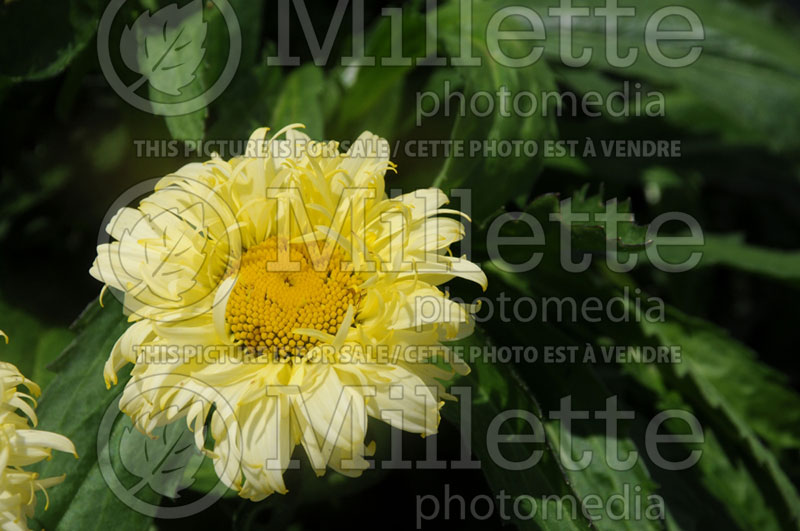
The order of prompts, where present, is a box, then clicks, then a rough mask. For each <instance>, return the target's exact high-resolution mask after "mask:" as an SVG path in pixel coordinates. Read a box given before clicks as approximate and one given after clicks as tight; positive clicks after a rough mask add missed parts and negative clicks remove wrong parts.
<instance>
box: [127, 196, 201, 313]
mask: <svg viewBox="0 0 800 531" xmlns="http://www.w3.org/2000/svg"><path fill="white" fill-rule="evenodd" d="M187 199H188V200H191V199H193V198H192V197H191V196H190V197H188V198H187ZM206 208H207V205H206V204H205V203H204V202H202V201H200V200H196V201H195V202H193V203H191V204H189V205H188V206H186V207H185V208H183V209H178V208H171V209H166V210H163V211H162V212H160V213H158V214H156V215H155V216H150V215H144V216H142V218H141V219H139V221H138V222H137V223H136V224H135V225H133V226H132V227H128V228H126V229H125V230H124V231H123V233H122V235H121V236H120V239H119V242H120V247H119V249H120V251H119V252H120V253H121V254H120V256H119V259H118V260H115V262H114V263H118V264H119V267H120V268H121V271H120V272H121V273H124V275H125V277H126V278H131V279H136V280H137V281H138V283H137V284H136V285H133V286H130V289H129V293H130V294H131V295H133V296H134V297H135V298H136V299H137V300H139V301H140V302H142V303H145V304H148V305H156V306H160V305H166V306H174V304H175V303H183V304H185V305H187V306H188V305H190V304H193V303H195V302H197V301H198V300H200V299H202V298H203V297H205V296H206V295H207V294H208V293H200V292H198V293H194V294H193V295H194V297H192V298H191V299H186V298H185V296H186V295H187V293H188V292H190V290H192V289H193V288H194V287H195V286H196V285H197V280H196V278H197V275H198V274H199V273H200V269H201V268H202V267H203V266H204V265H205V262H206V259H207V257H206V255H205V251H206V247H207V246H208V240H202V239H200V238H198V237H197V236H198V233H204V232H205V231H207V230H208V227H207V226H206V220H207V218H206ZM182 219H183V220H187V219H190V220H192V221H193V222H194V224H193V225H191V226H190V225H189V224H188V223H186V222H184V223H180V222H178V221H177V220H182ZM198 241H202V244H201V245H198V243H197V242H198ZM140 244H141V245H140ZM136 247H141V248H143V251H144V256H143V257H144V262H143V263H142V262H135V263H136V267H135V268H130V267H126V261H125V260H124V257H123V256H122V254H123V253H124V252H126V251H125V250H126V249H130V248H136ZM187 253H188V254H194V255H196V256H199V257H200V259H199V260H198V259H196V258H195V259H192V260H189V261H188V262H187V261H186V260H184V259H183V258H184V257H185V255H186V254H187ZM156 286H161V289H155V287H156Z"/></svg>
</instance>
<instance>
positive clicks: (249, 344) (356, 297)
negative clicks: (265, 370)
mask: <svg viewBox="0 0 800 531" xmlns="http://www.w3.org/2000/svg"><path fill="white" fill-rule="evenodd" d="M310 245H316V244H313V243H312V244H310ZM316 247H317V249H318V252H317V253H315V255H316V256H315V259H312V257H311V256H310V254H309V252H308V251H309V250H308V247H307V246H306V244H304V243H301V244H289V243H286V242H285V240H283V241H280V242H279V241H278V239H277V238H275V237H272V238H269V239H268V240H267V241H265V242H264V243H261V244H258V245H256V246H254V247H251V248H250V249H248V250H247V251H246V252H245V253H244V255H243V256H242V260H241V266H240V268H239V272H238V277H237V279H236V284H235V286H234V288H233V291H232V292H231V295H230V298H229V299H228V306H227V308H226V314H225V317H226V322H227V323H228V325H229V326H230V329H231V332H232V333H233V335H234V337H235V338H236V340H237V342H239V343H240V344H241V345H242V346H243V347H244V349H245V352H247V353H248V354H255V355H264V354H272V355H277V356H280V357H288V356H302V355H303V354H304V353H305V352H306V351H307V350H308V349H310V348H313V347H314V346H315V345H317V344H318V343H319V340H318V339H316V338H313V337H309V336H307V335H303V334H296V333H295V332H294V331H295V330H297V329H301V328H304V329H312V330H319V331H320V332H325V333H328V334H336V332H337V331H338V330H339V327H340V326H341V325H342V321H343V320H344V316H345V314H346V313H347V309H348V307H349V306H353V307H354V308H356V309H357V308H358V304H359V302H360V300H361V290H360V289H359V284H360V282H361V279H360V278H359V276H358V275H357V274H355V273H354V272H352V270H350V269H348V267H347V265H348V263H347V262H346V257H345V256H344V253H343V252H342V251H341V249H339V248H338V247H337V248H336V249H334V250H333V251H331V252H328V253H325V252H324V248H323V247H322V246H316Z"/></svg>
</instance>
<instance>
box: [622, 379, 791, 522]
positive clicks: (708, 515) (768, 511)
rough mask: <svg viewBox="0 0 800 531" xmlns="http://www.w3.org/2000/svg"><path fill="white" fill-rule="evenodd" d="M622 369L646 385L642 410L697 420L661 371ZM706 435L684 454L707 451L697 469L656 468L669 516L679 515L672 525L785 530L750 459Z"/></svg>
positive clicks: (675, 428) (670, 426)
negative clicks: (688, 415) (678, 413)
mask: <svg viewBox="0 0 800 531" xmlns="http://www.w3.org/2000/svg"><path fill="white" fill-rule="evenodd" d="M621 369H622V371H623V373H624V374H626V375H629V376H631V377H632V379H633V380H635V383H638V384H640V385H641V387H642V388H641V390H639V391H638V392H636V393H635V394H638V395H640V396H641V397H643V400H642V401H643V402H645V404H642V406H644V407H649V408H653V412H652V413H653V414H655V410H660V411H666V410H670V409H679V410H682V411H687V412H689V413H692V414H694V415H695V416H697V412H696V411H695V410H694V409H693V408H692V406H691V405H690V404H689V403H688V402H686V400H685V399H684V398H683V396H681V394H680V393H679V392H678V391H677V390H675V389H672V388H671V386H670V385H669V383H668V382H667V381H666V380H665V379H664V377H663V375H662V373H661V371H659V369H658V367H657V366H655V365H653V364H644V363H629V364H625V365H624V366H622V367H621ZM635 383H634V382H632V381H628V380H625V381H623V382H621V385H622V386H624V387H625V389H626V390H630V389H635V388H636V386H635ZM634 399H635V397H634ZM677 424H681V422H678V423H677ZM662 426H663V427H664V428H665V430H666V431H669V432H671V433H673V434H681V433H683V432H684V431H683V430H684V429H685V428H684V429H682V427H681V426H679V425H675V424H674V423H673V422H672V421H671V420H670V421H667V422H665V423H664V424H663V425H662ZM703 435H704V440H703V443H702V444H700V445H695V446H694V447H692V448H684V449H682V450H679V452H681V457H682V456H683V455H687V454H688V451H689V450H696V449H699V450H701V451H702V452H703V454H702V457H701V458H700V460H699V461H698V462H697V464H696V465H695V466H694V467H692V468H690V469H688V470H683V471H663V472H662V471H660V470H659V469H658V468H657V467H655V468H653V471H654V473H655V474H656V480H657V481H659V482H660V483H661V484H662V486H663V489H662V490H661V492H662V493H663V494H664V496H665V499H666V501H667V506H668V507H669V508H670V513H671V514H672V515H674V521H673V522H671V523H672V524H674V525H675V526H677V527H679V528H681V529H691V528H693V527H694V528H701V527H720V526H722V527H726V528H732V527H737V526H738V527H741V528H744V529H780V525H779V521H778V518H777V517H776V515H775V512H774V511H773V509H772V507H771V504H770V503H769V498H768V497H767V496H766V495H765V494H764V493H763V492H762V491H761V490H760V489H759V487H758V481H757V479H758V478H757V477H756V475H755V474H754V473H753V471H752V470H751V469H750V468H749V467H748V464H747V462H746V459H747V456H746V455H743V454H742V453H741V452H739V451H737V450H736V449H734V448H732V447H731V445H730V444H726V441H724V440H721V439H720V436H719V435H718V434H717V433H716V432H715V431H714V430H713V429H712V428H711V427H710V426H708V425H706V426H705V427H704V430H703ZM686 446H688V445H686ZM681 457H678V458H681Z"/></svg>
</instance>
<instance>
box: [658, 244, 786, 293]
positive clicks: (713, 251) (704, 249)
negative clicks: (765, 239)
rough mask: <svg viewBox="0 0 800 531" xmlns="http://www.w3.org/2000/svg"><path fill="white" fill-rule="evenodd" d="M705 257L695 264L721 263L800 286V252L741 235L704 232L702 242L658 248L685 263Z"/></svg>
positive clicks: (662, 254)
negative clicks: (767, 245)
mask: <svg viewBox="0 0 800 531" xmlns="http://www.w3.org/2000/svg"><path fill="white" fill-rule="evenodd" d="M697 252H700V253H702V257H701V259H700V262H698V264H697V266H696V267H712V266H716V265H721V266H725V267H731V268H735V269H739V270H741V271H747V272H748V273H755V274H757V275H763V276H765V277H768V278H773V279H776V280H782V281H786V282H788V283H790V284H792V285H800V284H798V281H799V280H800V251H784V250H779V249H768V248H765V247H758V246H755V245H748V244H746V243H745V241H744V236H743V235H741V234H708V233H705V234H704V235H703V244H702V245H669V246H662V247H659V248H658V254H659V256H660V257H661V259H662V260H665V261H667V262H669V263H684V262H686V261H688V260H689V257H690V256H691V255H692V254H693V253H697Z"/></svg>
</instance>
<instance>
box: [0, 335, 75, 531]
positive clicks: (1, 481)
mask: <svg viewBox="0 0 800 531" xmlns="http://www.w3.org/2000/svg"><path fill="white" fill-rule="evenodd" d="M0 335H2V336H3V337H4V338H6V341H8V337H7V336H6V335H5V334H4V333H3V332H2V331H0ZM20 385H23V386H25V387H27V388H28V391H29V392H30V393H31V395H34V396H38V395H39V393H40V391H39V387H38V386H37V385H36V384H35V383H33V382H32V381H30V380H28V379H27V378H25V377H24V376H22V374H21V373H20V372H19V369H17V368H16V367H15V366H14V365H12V364H10V363H6V362H0V529H3V530H4V531H5V530H9V531H10V530H27V529H28V525H27V519H28V518H30V517H32V516H33V514H34V510H35V508H36V491H37V490H41V491H43V492H44V493H45V496H47V491H46V490H45V489H46V488H47V487H51V486H53V485H57V484H58V483H61V482H62V481H63V480H64V476H60V477H54V478H46V479H40V478H39V477H38V475H37V474H36V473H34V472H28V471H26V470H25V469H24V468H23V467H25V466H27V465H31V464H33V463H37V462H39V461H41V460H43V459H50V457H51V450H60V451H62V452H69V453H71V454H74V455H75V457H78V455H77V454H76V452H75V447H74V446H73V444H72V442H71V441H70V440H69V439H67V438H66V437H64V436H63V435H58V434H56V433H50V432H47V431H40V430H36V429H31V427H30V425H29V424H32V425H33V426H34V427H35V426H36V423H37V420H36V413H35V412H34V410H33V407H34V406H35V401H34V399H33V397H32V396H31V395H29V394H26V393H23V392H21V391H18V390H17V387H18V386H20ZM45 508H46V506H45Z"/></svg>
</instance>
